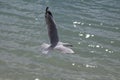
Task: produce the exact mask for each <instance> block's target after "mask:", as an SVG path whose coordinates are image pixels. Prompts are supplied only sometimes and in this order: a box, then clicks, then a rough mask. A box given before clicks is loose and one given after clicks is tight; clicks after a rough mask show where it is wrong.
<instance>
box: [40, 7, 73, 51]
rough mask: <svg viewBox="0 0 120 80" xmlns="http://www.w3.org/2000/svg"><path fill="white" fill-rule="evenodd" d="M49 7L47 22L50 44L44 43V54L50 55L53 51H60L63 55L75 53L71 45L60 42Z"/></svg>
mask: <svg viewBox="0 0 120 80" xmlns="http://www.w3.org/2000/svg"><path fill="white" fill-rule="evenodd" d="M48 9H49V7H46V11H45V21H46V24H47V30H48V36H49V40H50V44H47V43H43V44H42V45H41V50H42V53H48V52H49V51H51V50H58V51H60V52H61V53H74V51H73V50H72V49H71V48H70V47H72V45H71V44H69V43H63V42H60V41H59V36H58V31H57V27H56V24H55V20H54V19H53V15H52V13H51V11H50V10H48Z"/></svg>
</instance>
